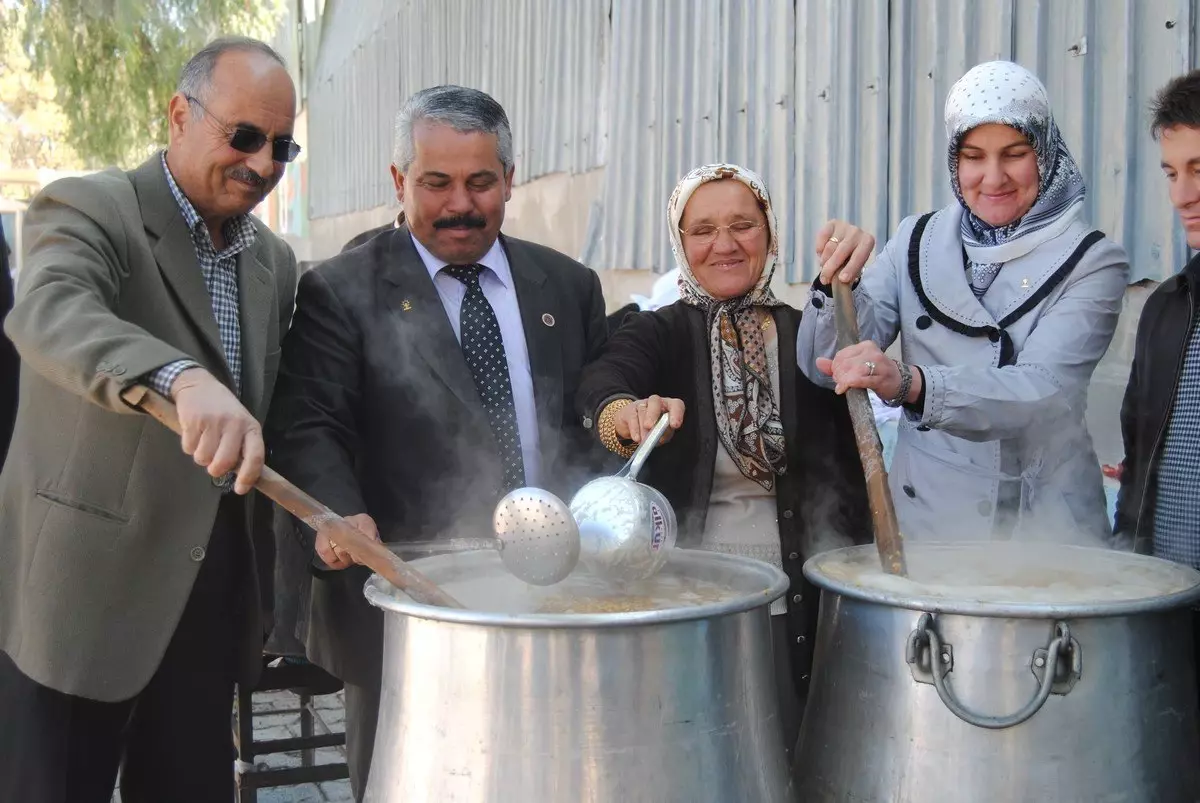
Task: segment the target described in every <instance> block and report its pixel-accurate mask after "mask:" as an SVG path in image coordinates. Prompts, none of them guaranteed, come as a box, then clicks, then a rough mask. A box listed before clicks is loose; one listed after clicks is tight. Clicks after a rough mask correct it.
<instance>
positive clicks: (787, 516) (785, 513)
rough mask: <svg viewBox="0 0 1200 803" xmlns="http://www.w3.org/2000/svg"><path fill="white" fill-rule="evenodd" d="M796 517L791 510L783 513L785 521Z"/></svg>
mask: <svg viewBox="0 0 1200 803" xmlns="http://www.w3.org/2000/svg"><path fill="white" fill-rule="evenodd" d="M795 515H796V514H795V513H793V512H792V511H791V510H790V509H789V510H785V511H783V517H784V518H785V519H790V518H791V517H792V516H795Z"/></svg>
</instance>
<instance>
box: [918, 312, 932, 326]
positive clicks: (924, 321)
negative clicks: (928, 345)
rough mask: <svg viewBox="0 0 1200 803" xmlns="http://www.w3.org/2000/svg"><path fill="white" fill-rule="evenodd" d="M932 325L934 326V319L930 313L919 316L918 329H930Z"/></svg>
mask: <svg viewBox="0 0 1200 803" xmlns="http://www.w3.org/2000/svg"><path fill="white" fill-rule="evenodd" d="M931 326H933V320H932V319H931V318H930V317H929V316H928V315H922V316H920V317H919V318H917V328H918V329H928V328H929V327H931Z"/></svg>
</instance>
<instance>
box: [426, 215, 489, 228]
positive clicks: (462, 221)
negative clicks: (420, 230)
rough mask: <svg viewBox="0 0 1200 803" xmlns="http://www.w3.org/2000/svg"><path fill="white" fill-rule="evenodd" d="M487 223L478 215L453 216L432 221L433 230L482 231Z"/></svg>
mask: <svg viewBox="0 0 1200 803" xmlns="http://www.w3.org/2000/svg"><path fill="white" fill-rule="evenodd" d="M486 226H487V221H486V220H484V219H483V218H482V217H480V216H479V215H454V216H453V217H443V218H438V219H437V220H435V221H433V227H434V228H435V229H482V228H484V227H486Z"/></svg>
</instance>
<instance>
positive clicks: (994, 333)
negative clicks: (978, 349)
mask: <svg viewBox="0 0 1200 803" xmlns="http://www.w3.org/2000/svg"><path fill="white" fill-rule="evenodd" d="M987 335H988V340H990V341H992V342H993V343H999V342H1000V330H999V329H996V328H995V327H992V328H990V329H988V333H987Z"/></svg>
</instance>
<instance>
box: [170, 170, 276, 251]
mask: <svg viewBox="0 0 1200 803" xmlns="http://www.w3.org/2000/svg"><path fill="white" fill-rule="evenodd" d="M160 157H161V159H162V167H163V173H165V174H166V176H167V186H168V187H170V188H171V195H173V196H174V197H175V203H177V204H179V211H180V212H182V213H183V220H184V222H185V223H187V227H188V231H190V232H191V233H192V236H193V237H200V238H201V239H202V240H204V241H206V242H207V244H208V245H209V247H211V248H212V249H213V250H214V251H216V250H217V249H216V247H215V246H214V245H213V241H212V234H211V233H210V232H209V230H208V226H205V225H204V221H203V220H202V219H201V218H200V213H199V212H197V211H196V207H194V206H192V202H191V201H189V200H188V198H187V196H186V195H184V194H183V190H182V189H181V188H180V186H179V184H178V182H176V181H175V177H174V176H173V175H171V168H170V167H168V166H167V152H166V151H163V152H162V153H161V154H160ZM197 227H199V228H197ZM257 238H258V232H257V230H255V228H254V223H253V222H252V221H251V220H250V216H249V215H238V216H237V217H235V218H232V219H230V220H229V221H228V222H226V224H225V250H224V251H222V252H221V254H220V256H221V257H230V256H234V255H236V254H239V253H241V252H242V251H245V250H246V249H247V248H249V247H250V246H251V245H253V244H254V241H255V240H256V239H257Z"/></svg>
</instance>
